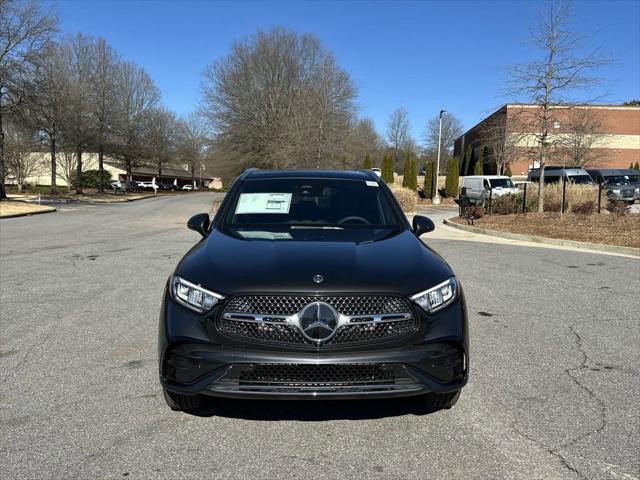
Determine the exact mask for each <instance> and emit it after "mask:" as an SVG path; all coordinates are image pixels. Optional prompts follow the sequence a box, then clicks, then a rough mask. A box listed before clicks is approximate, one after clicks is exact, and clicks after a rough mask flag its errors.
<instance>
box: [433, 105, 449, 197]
mask: <svg viewBox="0 0 640 480" xmlns="http://www.w3.org/2000/svg"><path fill="white" fill-rule="evenodd" d="M444 112H446V110H440V126H439V127H438V160H437V162H436V182H435V183H436V188H435V190H436V193H435V195H434V196H433V198H432V199H431V201H432V202H433V204H434V205H440V194H439V193H438V176H439V175H440V145H441V144H442V114H443V113H444Z"/></svg>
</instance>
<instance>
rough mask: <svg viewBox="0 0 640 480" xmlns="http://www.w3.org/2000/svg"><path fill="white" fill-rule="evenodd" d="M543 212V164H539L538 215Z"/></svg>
mask: <svg viewBox="0 0 640 480" xmlns="http://www.w3.org/2000/svg"><path fill="white" fill-rule="evenodd" d="M542 212H544V164H543V163H541V164H540V177H538V213H542Z"/></svg>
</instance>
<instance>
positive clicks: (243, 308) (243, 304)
mask: <svg viewBox="0 0 640 480" xmlns="http://www.w3.org/2000/svg"><path fill="white" fill-rule="evenodd" d="M317 301H323V302H325V303H328V304H329V305H331V306H332V307H333V308H335V309H336V311H337V312H338V313H342V314H343V315H379V314H382V313H400V312H410V311H411V309H410V307H409V304H408V302H407V301H406V300H404V299H403V298H401V297H393V296H381V295H367V296H350V297H338V296H336V297H311V296H308V297H297V296H281V295H253V296H242V297H235V298H232V299H231V300H230V301H229V302H228V303H227V305H226V307H225V311H226V312H238V313H260V314H262V315H293V314H294V313H298V312H299V311H300V310H302V309H303V308H304V307H305V305H307V304H309V303H312V302H317Z"/></svg>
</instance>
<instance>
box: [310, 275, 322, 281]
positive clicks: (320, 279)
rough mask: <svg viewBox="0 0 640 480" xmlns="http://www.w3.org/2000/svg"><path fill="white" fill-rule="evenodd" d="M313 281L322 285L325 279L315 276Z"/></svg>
mask: <svg viewBox="0 0 640 480" xmlns="http://www.w3.org/2000/svg"><path fill="white" fill-rule="evenodd" d="M313 281H314V282H316V283H322V282H324V277H323V276H322V275H314V276H313Z"/></svg>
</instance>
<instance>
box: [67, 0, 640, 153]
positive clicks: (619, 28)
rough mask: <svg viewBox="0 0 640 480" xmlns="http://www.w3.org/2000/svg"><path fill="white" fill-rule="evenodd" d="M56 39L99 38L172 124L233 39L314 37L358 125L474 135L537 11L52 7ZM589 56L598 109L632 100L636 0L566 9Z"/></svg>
mask: <svg viewBox="0 0 640 480" xmlns="http://www.w3.org/2000/svg"><path fill="white" fill-rule="evenodd" d="M56 4H57V11H58V14H59V16H60V20H61V29H62V32H63V33H75V32H78V31H81V32H83V33H86V34H89V35H92V36H102V37H104V38H105V39H106V40H107V41H108V42H109V43H110V44H111V45H112V46H113V47H114V48H115V49H116V50H118V51H119V52H120V53H121V54H122V55H123V56H124V58H126V59H128V60H132V61H134V62H136V63H138V64H139V65H141V66H142V67H144V68H145V69H146V70H147V71H148V72H149V74H150V75H151V76H152V77H153V79H154V80H155V82H156V83H157V85H158V86H159V87H160V90H161V91H162V99H163V103H164V104H165V105H166V106H167V107H169V108H171V109H173V110H174V111H176V112H177V113H179V114H184V113H187V112H189V111H190V110H192V109H194V108H195V107H196V106H197V104H198V99H199V84H200V81H201V72H202V70H203V68H204V67H205V66H206V65H207V64H209V63H210V62H212V61H214V60H216V59H220V58H222V57H224V56H225V55H226V54H227V53H228V52H229V47H230V45H231V43H232V42H233V41H234V40H237V39H240V38H242V37H245V36H247V35H250V34H252V33H253V32H255V31H256V30H258V29H263V30H264V29H269V28H270V27H273V26H284V27H287V28H290V29H292V30H296V31H298V32H309V33H313V34H315V35H316V36H318V37H319V38H320V39H321V41H322V42H323V44H324V45H325V46H326V47H328V48H329V49H330V50H331V51H333V53H334V55H335V56H336V59H337V61H338V63H339V65H341V66H342V67H343V68H345V69H346V70H347V71H348V72H349V73H350V74H351V76H352V78H353V80H354V81H355V83H356V85H357V86H358V92H359V94H358V103H359V105H360V106H361V115H362V116H367V117H370V118H372V119H373V120H374V122H375V124H376V127H377V129H378V130H379V131H380V132H384V130H385V128H386V122H387V118H388V116H389V114H390V113H391V112H392V111H393V110H394V109H396V108H398V107H401V106H403V107H405V108H406V109H407V110H408V112H409V116H410V120H411V124H412V135H413V136H414V137H415V138H417V139H418V140H419V141H420V140H421V137H422V133H423V131H424V125H425V124H426V122H427V120H428V119H429V118H430V117H433V116H435V115H437V113H438V111H439V110H440V109H441V108H443V109H446V110H448V111H450V112H452V113H454V114H455V115H456V116H458V117H459V118H460V119H461V120H462V122H463V123H464V125H465V127H467V128H469V127H471V126H473V124H475V123H476V122H477V121H479V120H481V119H482V118H483V117H484V116H486V115H487V114H488V113H490V112H491V111H493V110H494V109H495V108H497V107H498V106H500V105H501V104H503V103H505V102H506V101H507V100H509V99H507V98H504V97H502V96H501V93H500V92H501V89H502V88H503V87H504V78H505V67H506V66H507V65H508V64H510V63H514V62H519V61H523V60H526V59H529V58H531V55H532V51H531V49H530V47H529V46H528V45H527V43H526V39H527V36H528V31H529V28H530V26H532V25H533V24H534V21H535V18H536V16H537V14H538V12H539V10H540V9H541V8H542V7H543V6H544V4H542V3H541V2H538V1H512V2H508V1H494V2H481V1H477V2H476V1H451V2H436V1H422V2H417V1H414V2H365V1H355V2H338V1H335V2H302V1H279V2H267V1H263V2H248V1H243V2H240V1H239V2H208V1H178V0H175V1H154V0H146V1H127V0H120V1H118V0H110V1H108V0H99V1H92V0H66V1H65V0H59V1H58V2H56ZM573 12H574V20H575V25H576V27H577V29H579V31H581V32H585V33H592V32H596V33H595V34H594V35H593V36H591V37H590V38H589V39H588V42H587V45H589V46H591V47H594V48H595V47H601V49H602V50H603V51H605V52H607V53H610V54H612V55H613V57H614V58H615V60H616V62H615V64H613V65H612V66H610V67H607V68H606V69H604V70H603V71H602V72H601V74H602V75H603V76H604V77H606V79H607V80H608V82H609V84H608V88H607V93H608V94H607V97H606V98H605V99H604V101H606V102H607V103H621V102H623V101H625V100H629V99H632V98H639V97H640V1H638V0H634V1H574V2H573Z"/></svg>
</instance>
